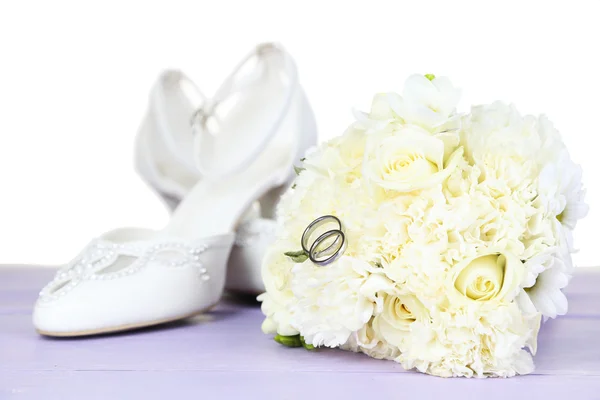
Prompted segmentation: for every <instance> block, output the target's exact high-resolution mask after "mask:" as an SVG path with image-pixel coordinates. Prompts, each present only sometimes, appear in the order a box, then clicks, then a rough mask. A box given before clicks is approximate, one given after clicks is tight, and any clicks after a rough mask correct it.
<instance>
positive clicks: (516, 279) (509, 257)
mask: <svg viewBox="0 0 600 400" xmlns="http://www.w3.org/2000/svg"><path fill="white" fill-rule="evenodd" d="M523 275H524V267H523V263H522V262H521V260H519V258H518V257H516V256H514V255H513V254H511V253H508V252H505V253H496V252H491V251H488V252H486V253H483V254H480V255H478V256H477V257H473V258H468V259H466V260H463V261H461V262H459V263H458V264H456V265H455V266H454V267H452V269H451V270H450V272H449V275H448V276H449V286H450V287H449V289H448V290H449V298H450V301H451V304H458V305H460V304H461V303H462V304H465V303H469V302H478V303H486V304H498V303H509V302H511V301H512V300H513V299H514V297H515V296H516V294H517V292H518V290H519V287H520V284H521V282H522V280H523Z"/></svg>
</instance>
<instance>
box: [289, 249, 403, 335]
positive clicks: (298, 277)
mask: <svg viewBox="0 0 600 400" xmlns="http://www.w3.org/2000/svg"><path fill="white" fill-rule="evenodd" d="M293 274H294V278H293V280H292V284H291V289H292V291H293V293H294V296H295V297H296V302H295V304H294V305H292V306H291V307H290V310H291V312H292V314H293V325H294V326H295V327H296V328H297V329H298V331H299V332H300V334H301V335H302V336H303V337H304V340H305V341H306V343H309V344H312V345H314V346H326V347H337V346H339V345H342V344H344V343H346V342H347V341H348V338H349V337H350V335H351V334H352V333H353V332H356V331H358V330H359V329H361V328H362V327H363V326H364V325H365V324H366V323H367V322H368V321H369V320H370V319H371V316H372V315H373V313H374V312H375V311H376V310H378V309H379V308H381V306H382V304H383V302H382V299H381V298H380V297H379V296H378V295H377V294H378V292H380V291H382V290H392V288H393V283H392V282H391V281H390V280H389V279H387V278H385V277H384V276H383V274H382V273H381V272H380V271H379V268H377V267H373V266H372V265H370V264H369V263H367V262H365V261H361V260H358V259H356V258H352V257H347V256H344V257H342V258H340V259H339V260H338V261H336V262H335V263H333V264H331V265H330V266H328V267H317V266H314V265H313V264H312V263H310V262H305V263H302V264H297V265H296V266H295V267H294V269H293Z"/></svg>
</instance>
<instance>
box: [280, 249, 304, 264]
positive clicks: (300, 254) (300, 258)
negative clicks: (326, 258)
mask: <svg viewBox="0 0 600 400" xmlns="http://www.w3.org/2000/svg"><path fill="white" fill-rule="evenodd" d="M283 255H285V256H288V257H289V258H291V259H292V261H293V262H295V263H298V264H300V263H303V262H304V261H306V260H308V254H306V252H305V251H304V250H298V251H287V252H285V253H283Z"/></svg>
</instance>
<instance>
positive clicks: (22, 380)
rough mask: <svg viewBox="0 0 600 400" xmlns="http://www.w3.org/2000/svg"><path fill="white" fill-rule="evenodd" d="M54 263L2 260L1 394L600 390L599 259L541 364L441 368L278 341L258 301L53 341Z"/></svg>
mask: <svg viewBox="0 0 600 400" xmlns="http://www.w3.org/2000/svg"><path fill="white" fill-rule="evenodd" d="M52 273H53V271H52V270H47V269H36V268H27V267H18V268H10V267H4V268H2V267H0V399H12V398H15V399H78V400H79V399H86V400H87V399H144V400H147V399H167V398H170V399H175V398H192V396H193V398H196V399H229V398H232V399H233V398H244V399H306V398H309V397H310V398H312V399H322V398H335V399H340V400H341V399H344V398H347V399H355V398H356V399H368V398H373V397H378V398H386V399H396V398H403V399H441V398H443V399H461V400H465V399H471V398H472V399H482V398H484V399H485V400H491V399H510V400H513V399H520V398H523V399H528V400H532V399H544V400H545V399H553V398H557V399H565V398H569V399H573V400H575V399H577V400H580V399H600V291H599V290H598V289H599V288H600V269H582V270H578V271H577V273H578V274H577V275H576V277H575V278H574V279H573V282H572V284H571V286H570V287H569V290H568V292H569V293H568V295H569V301H570V308H571V310H570V312H569V315H568V316H566V317H562V318H559V319H558V320H553V321H550V322H548V323H547V324H546V325H545V326H544V327H543V328H542V333H541V334H540V338H539V339H540V340H539V349H540V350H539V352H538V355H537V357H536V359H535V361H536V365H537V370H536V372H535V374H533V375H529V376H524V377H517V378H513V379H485V380H476V379H441V378H435V377H431V376H425V375H421V374H417V373H413V372H406V371H404V370H403V369H402V368H401V367H400V366H399V365H398V364H396V363H394V362H390V361H378V360H373V359H370V358H368V357H366V356H364V355H360V354H353V353H346V352H342V351H336V350H319V351H317V352H307V351H305V350H303V349H288V348H284V347H281V346H279V345H277V344H276V343H275V342H273V340H271V339H270V338H268V337H267V336H264V335H263V334H262V333H261V331H260V323H261V321H262V317H261V313H260V309H259V308H258V307H257V305H256V304H253V303H252V302H246V303H244V302H239V301H237V302H234V301H232V300H230V301H227V302H224V303H223V304H222V305H221V306H219V307H218V308H217V309H216V310H215V311H213V312H211V313H210V314H207V315H205V316H202V317H199V318H196V319H193V320H191V321H187V322H184V323H178V324H171V325H168V326H164V327H162V328H159V329H145V330H142V331H137V332H134V333H127V334H119V335H112V336H102V337H95V338H88V339H75V340H73V339H71V340H66V339H61V340H56V339H54V340H52V339H45V338H42V337H40V336H38V335H37V334H36V333H35V332H34V331H33V329H32V326H31V321H30V319H31V309H32V304H33V302H34V301H35V298H36V294H37V292H38V290H39V288H40V287H41V286H42V285H43V284H44V283H45V282H46V281H47V280H48V279H49V278H50V277H51V275H52Z"/></svg>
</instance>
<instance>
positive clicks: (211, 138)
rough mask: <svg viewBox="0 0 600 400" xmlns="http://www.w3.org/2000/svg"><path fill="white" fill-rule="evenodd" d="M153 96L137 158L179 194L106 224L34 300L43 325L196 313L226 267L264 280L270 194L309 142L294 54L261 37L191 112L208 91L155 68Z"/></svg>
mask: <svg viewBox="0 0 600 400" xmlns="http://www.w3.org/2000/svg"><path fill="white" fill-rule="evenodd" d="M251 62H254V65H253V66H251V68H250V72H251V74H250V75H249V76H248V75H244V74H243V72H245V70H246V69H248V68H249V67H250V63H251ZM184 87H185V89H184ZM190 90H191V92H190ZM190 93H192V94H193V95H190ZM194 93H195V94H194ZM196 95H197V96H196ZM192 96H196V97H195V98H192ZM152 99H153V102H152V103H151V106H150V110H149V112H148V115H147V117H146V119H145V122H144V124H143V125H142V130H141V131H140V135H139V137H138V145H139V146H140V149H141V148H142V147H141V146H146V147H145V150H143V151H141V150H138V167H139V168H140V171H141V172H142V174H143V176H144V177H145V178H146V179H147V181H148V182H149V183H150V184H151V185H152V186H153V187H155V188H156V189H157V190H158V191H159V192H160V193H161V194H163V197H165V199H166V200H167V201H169V202H170V203H171V204H173V205H174V204H175V203H179V201H180V196H183V200H181V202H180V204H179V205H178V206H177V207H176V209H175V211H174V213H173V216H172V218H171V221H170V222H169V223H168V225H167V226H166V227H165V228H164V229H162V230H160V231H152V230H147V229H138V228H124V229H118V230H115V231H112V232H109V233H106V234H104V235H102V236H101V237H99V238H98V239H95V240H93V241H92V242H91V243H90V244H89V245H88V246H87V247H86V248H85V249H84V250H83V251H82V252H81V254H80V255H78V256H77V257H76V258H75V259H74V260H73V261H71V262H70V263H69V264H68V265H66V266H65V267H64V268H62V269H61V270H60V271H59V272H58V273H57V274H56V277H55V278H54V280H52V281H51V282H50V283H49V284H48V285H47V286H46V287H45V288H44V289H43V290H42V291H41V293H40V297H39V299H38V301H37V303H36V305H35V308H34V313H33V323H34V326H35V328H36V329H37V330H38V332H39V333H41V334H44V335H49V336H82V335H91V334H98V333H105V332H115V331H121V330H127V329H133V328H139V327H144V326H149V325H155V324H159V323H164V322H168V321H174V320H178V319H182V318H185V317H189V316H192V315H196V314H199V313H202V312H204V311H206V310H208V309H209V308H211V307H212V306H214V305H215V304H216V303H217V302H218V301H219V299H220V297H221V295H222V292H223V289H224V286H225V281H226V276H227V279H228V280H229V282H228V285H229V286H231V287H232V288H235V289H238V290H248V291H254V290H256V289H258V288H259V284H258V283H257V281H256V279H258V280H260V261H259V260H260V258H261V257H262V252H263V248H264V247H265V246H266V245H267V244H268V242H269V241H270V239H271V238H270V236H271V234H272V230H271V229H272V224H273V221H272V212H273V207H274V204H275V203H276V202H277V199H278V198H279V194H280V192H281V191H282V190H284V189H285V187H286V186H287V185H288V184H289V181H290V180H291V178H292V176H293V174H294V172H293V168H292V166H293V164H294V163H295V162H297V161H298V159H299V158H301V157H302V155H303V153H304V151H305V149H306V147H307V146H309V145H312V144H313V143H314V141H315V137H314V136H315V129H314V121H313V119H312V114H311V113H310V112H309V110H308V106H307V104H306V101H305V99H304V95H303V93H302V91H301V89H300V88H299V86H298V82H297V76H296V70H295V66H294V64H293V62H292V60H291V58H290V57H289V56H288V55H287V54H286V53H285V52H283V51H282V50H281V49H280V48H278V47H276V46H271V45H264V46H262V47H259V48H258V49H257V50H256V51H255V52H253V53H252V54H251V55H250V56H248V57H247V59H246V60H245V61H244V62H242V64H240V66H239V67H238V68H237V69H236V71H235V72H234V73H233V74H232V76H231V77H230V78H228V80H227V81H226V82H225V83H224V84H223V85H222V87H221V89H220V90H219V91H218V92H217V94H216V95H215V96H214V98H213V99H212V100H210V101H208V100H206V101H204V102H203V106H202V107H201V108H198V109H196V111H194V107H196V102H200V101H202V100H203V98H202V96H201V95H200V93H199V92H198V91H196V90H194V89H193V85H191V83H190V82H189V81H188V80H187V79H186V78H185V77H184V76H183V75H182V74H181V73H178V72H169V73H166V74H164V75H163V76H162V77H161V79H160V81H159V82H158V84H157V85H156V87H155V90H154V92H153V95H152ZM161 102H162V103H161ZM188 114H189V115H188ZM190 116H192V118H190ZM190 119H191V122H192V123H191V125H192V129H189V128H187V126H189V124H190ZM185 123H188V125H187V126H186V125H185ZM161 129H164V131H161ZM161 141H165V142H168V141H172V142H170V144H169V145H167V144H166V143H163V144H164V147H161V146H162V145H163V144H161ZM168 146H171V147H168ZM161 148H164V151H162V150H161ZM189 148H192V149H193V151H192V152H191V154H190V152H189ZM184 150H186V151H184ZM180 153H181V154H180ZM196 171H198V172H196ZM200 176H201V178H200ZM236 231H237V238H236ZM234 242H236V245H235V246H234ZM232 248H233V253H232ZM230 253H231V257H230ZM228 260H229V268H230V269H231V271H229V272H230V273H229V274H227V269H228V268H227V264H228ZM231 272H234V273H233V274H232V273H231ZM236 274H239V275H237V276H236ZM248 282H249V283H248ZM260 285H262V284H260Z"/></svg>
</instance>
